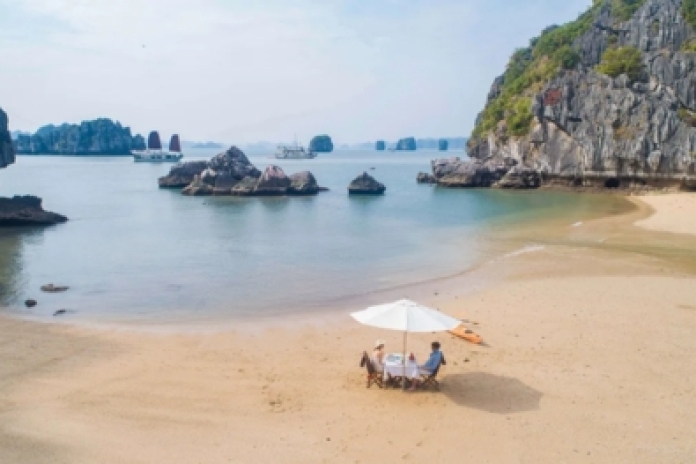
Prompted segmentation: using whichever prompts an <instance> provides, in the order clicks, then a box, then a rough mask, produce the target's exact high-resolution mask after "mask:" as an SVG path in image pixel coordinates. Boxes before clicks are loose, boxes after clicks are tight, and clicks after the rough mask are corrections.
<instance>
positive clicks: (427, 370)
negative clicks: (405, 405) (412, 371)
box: [411, 342, 442, 390]
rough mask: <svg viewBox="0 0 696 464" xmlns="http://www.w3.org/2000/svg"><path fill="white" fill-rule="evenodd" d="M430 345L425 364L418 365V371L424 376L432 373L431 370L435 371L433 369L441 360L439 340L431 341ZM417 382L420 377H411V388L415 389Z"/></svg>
mask: <svg viewBox="0 0 696 464" xmlns="http://www.w3.org/2000/svg"><path fill="white" fill-rule="evenodd" d="M430 347H431V348H432V352H431V353H430V357H429V358H428V360H427V361H426V362H425V364H423V365H420V366H418V372H420V373H421V374H422V375H426V376H427V375H432V374H433V372H435V369H437V367H438V366H439V365H440V363H441V362H442V351H440V342H432V343H431V344H430ZM419 383H420V379H413V386H412V387H411V390H415V389H416V387H418V384H419Z"/></svg>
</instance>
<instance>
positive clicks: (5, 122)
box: [0, 108, 15, 168]
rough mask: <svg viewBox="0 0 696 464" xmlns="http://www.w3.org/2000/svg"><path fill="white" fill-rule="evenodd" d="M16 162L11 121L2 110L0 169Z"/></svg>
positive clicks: (0, 120)
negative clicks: (10, 127) (10, 128)
mask: <svg viewBox="0 0 696 464" xmlns="http://www.w3.org/2000/svg"><path fill="white" fill-rule="evenodd" d="M14 162H15V151H14V146H13V145H12V136H11V135H10V130H9V119H8V117H7V114H5V112H4V111H3V110H2V108H0V168H5V167H7V166H9V165H10V164H12V163H14Z"/></svg>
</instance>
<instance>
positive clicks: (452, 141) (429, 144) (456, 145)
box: [338, 137, 469, 151]
mask: <svg viewBox="0 0 696 464" xmlns="http://www.w3.org/2000/svg"><path fill="white" fill-rule="evenodd" d="M440 140H447V143H448V145H449V150H450V151H455V150H464V149H465V148H466V142H467V141H468V140H469V139H468V138H467V137H441V138H425V139H416V149H418V150H437V149H438V142H439V141H440ZM397 143H398V142H386V147H387V150H391V149H396V146H397ZM338 148H339V149H340V150H374V149H375V142H362V143H354V144H347V143H344V144H341V145H339V146H338Z"/></svg>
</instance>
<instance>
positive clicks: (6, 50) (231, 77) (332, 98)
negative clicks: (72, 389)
mask: <svg viewBox="0 0 696 464" xmlns="http://www.w3.org/2000/svg"><path fill="white" fill-rule="evenodd" d="M590 4H591V0H526V1H524V2H519V4H518V2H516V1H513V0H322V1H319V0H253V1H251V0H147V1H144V0H0V63H2V65H0V107H2V108H3V109H4V110H5V111H6V112H7V113H8V115H9V117H10V128H11V129H12V130H26V131H34V130H36V129H37V128H38V127H40V126H42V125H45V124H49V123H53V124H59V123H63V122H71V123H79V122H80V121H82V120H86V119H94V118H97V117H108V118H111V119H114V120H118V121H120V122H121V123H122V124H124V125H127V126H130V127H131V129H132V130H133V131H134V132H138V133H144V134H145V133H147V132H149V131H150V130H154V129H157V130H159V132H160V134H161V135H162V136H163V137H164V138H167V137H168V135H169V134H172V133H179V134H181V136H182V139H184V140H214V141H221V142H226V143H239V144H242V143H253V142H256V141H262V140H263V141H289V140H292V139H293V138H294V137H295V136H296V137H297V138H298V139H299V140H300V141H305V142H306V141H308V139H309V138H311V137H312V136H314V135H316V134H323V133H326V134H329V135H331V136H332V138H333V139H334V141H335V142H338V143H355V142H363V141H370V140H377V139H385V140H395V139H398V138H401V137H407V136H415V137H439V136H451V137H457V136H468V134H469V133H470V131H471V129H472V127H473V123H474V120H475V118H476V114H477V113H478V112H479V111H480V110H481V109H482V107H483V105H484V102H485V98H486V94H487V93H488V90H489V88H490V85H491V83H492V81H493V79H494V78H495V76H497V75H499V74H501V73H502V72H503V71H504V69H505V65H506V63H507V60H508V58H509V56H510V55H511V53H512V51H513V50H514V49H515V48H517V47H521V46H526V45H527V44H528V42H529V39H530V38H531V37H533V36H535V35H538V34H539V32H540V31H541V30H542V29H543V28H544V27H546V26H548V25H550V24H556V23H559V24H560V23H564V22H567V21H569V20H572V19H575V18H576V17H577V15H578V14H579V13H581V12H582V11H584V10H585V9H586V8H587V7H588V6H589V5H590Z"/></svg>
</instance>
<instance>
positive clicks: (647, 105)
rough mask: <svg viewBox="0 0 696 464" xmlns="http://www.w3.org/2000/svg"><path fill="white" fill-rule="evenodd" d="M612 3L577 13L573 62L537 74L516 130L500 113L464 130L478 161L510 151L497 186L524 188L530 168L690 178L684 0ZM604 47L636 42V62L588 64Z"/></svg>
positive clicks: (497, 88) (692, 144)
mask: <svg viewBox="0 0 696 464" xmlns="http://www.w3.org/2000/svg"><path fill="white" fill-rule="evenodd" d="M617 3H619V2H616V1H614V2H609V1H606V2H595V6H593V7H592V9H591V10H590V11H589V12H588V13H587V14H589V15H591V16H592V17H591V20H590V21H588V22H587V23H588V24H590V26H589V27H587V28H586V30H585V32H584V33H582V34H580V35H579V36H578V37H577V38H576V39H575V40H574V41H573V42H572V44H571V45H570V48H571V49H572V51H573V53H575V54H576V55H577V56H578V57H579V63H578V65H577V66H573V67H571V68H570V69H561V68H560V67H559V69H558V70H557V71H556V72H555V73H553V74H552V76H551V77H549V78H548V79H547V80H546V81H545V82H543V83H541V85H540V86H539V90H538V91H536V94H535V95H533V96H532V98H531V101H530V108H529V110H530V112H531V120H530V122H529V130H528V132H526V128H525V127H523V128H522V129H524V130H523V131H520V128H519V127H517V133H518V134H519V133H522V134H523V135H513V134H512V133H511V131H510V130H509V129H508V122H509V121H506V120H501V121H499V122H498V125H497V127H496V128H494V129H491V130H489V131H485V132H484V133H482V134H479V135H477V136H476V137H472V139H471V140H470V142H469V147H468V148H469V149H468V154H469V156H470V157H471V158H473V159H475V160H478V162H480V163H488V162H491V161H494V162H498V163H502V164H501V165H504V163H503V162H504V160H505V159H506V158H513V159H514V160H515V161H517V163H518V164H519V165H520V167H516V168H513V169H514V170H512V171H511V172H510V173H509V175H506V176H505V177H504V178H503V179H502V180H501V181H500V182H499V183H498V186H500V187H505V188H520V187H518V186H524V187H521V188H528V187H527V186H528V185H529V186H532V187H531V188H533V186H534V185H536V183H537V175H536V174H535V172H536V173H538V174H539V180H540V182H539V184H541V183H542V181H543V183H549V184H557V185H561V184H563V185H583V186H597V187H599V188H603V187H610V188H614V187H615V186H619V188H623V187H624V186H626V187H627V188H634V187H637V188H644V187H645V186H646V185H647V186H651V187H658V188H659V187H682V188H688V185H690V184H692V185H693V184H694V183H696V156H695V155H694V153H696V127H694V126H695V124H693V121H694V114H696V86H694V82H696V53H694V52H692V51H690V49H691V48H693V44H694V43H696V31H695V30H694V29H693V28H692V27H690V26H689V24H688V23H687V21H686V19H685V15H684V11H683V10H684V8H685V3H684V2H683V1H682V0H645V1H644V2H633V3H635V4H637V5H640V6H639V7H638V8H637V9H636V11H635V13H633V15H632V16H631V17H630V18H628V19H627V20H626V19H625V18H620V17H619V16H618V13H616V8H612V5H614V6H615V5H616V4H617ZM624 3H627V2H624ZM612 47H633V48H634V49H637V50H638V51H639V52H640V54H641V60H642V65H643V71H642V72H641V73H639V74H637V75H635V76H633V78H629V76H627V75H620V76H617V77H616V78H612V77H610V76H607V75H603V74H601V73H599V72H598V71H597V65H598V64H599V63H600V61H601V60H602V56H603V54H604V52H605V51H606V50H608V49H609V48H612ZM518 57H519V55H518ZM504 85H505V77H500V78H498V79H496V81H495V82H494V84H493V86H492V87H491V92H490V94H489V97H488V100H489V101H488V104H489V105H492V104H494V103H495V102H496V101H497V99H498V98H502V97H501V95H504V93H503V94H501V92H502V89H503V87H504ZM504 113H505V114H506V115H510V114H511V113H509V112H507V111H506V112H504ZM500 114H503V112H501V113H500ZM517 121H519V118H518V120H517ZM479 122H481V119H479ZM525 132H526V133H525ZM436 177H437V174H436Z"/></svg>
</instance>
